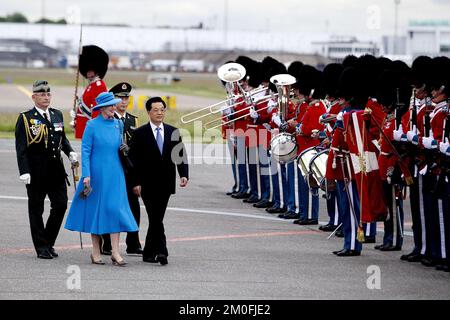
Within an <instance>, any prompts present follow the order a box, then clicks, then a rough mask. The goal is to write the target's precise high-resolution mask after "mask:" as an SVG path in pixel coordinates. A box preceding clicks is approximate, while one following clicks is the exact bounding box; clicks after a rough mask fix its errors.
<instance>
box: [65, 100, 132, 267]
mask: <svg viewBox="0 0 450 320" xmlns="http://www.w3.org/2000/svg"><path fill="white" fill-rule="evenodd" d="M95 100H96V102H97V105H96V106H95V107H94V108H93V110H100V111H101V113H100V115H99V116H98V117H96V118H94V119H92V120H89V121H88V123H87V125H86V129H85V131H84V135H83V139H82V147H81V157H82V178H81V181H82V182H83V183H82V184H81V183H80V184H78V188H77V190H76V193H75V196H74V198H73V201H72V206H71V207H70V211H69V215H68V217H67V221H66V225H65V228H66V229H68V230H72V231H79V232H85V233H90V234H91V237H92V247H93V249H92V254H91V261H92V263H94V264H104V262H103V261H102V260H101V256H100V235H101V234H107V233H109V234H111V245H112V256H111V260H112V262H113V264H114V265H118V266H124V265H125V264H126V262H125V261H124V260H123V259H122V257H121V256H120V253H119V238H120V232H133V231H137V230H138V226H137V224H136V220H135V219H134V217H133V214H132V212H131V209H130V205H129V203H128V197H127V190H126V185H125V176H124V172H123V168H122V164H121V161H120V158H119V147H120V145H121V143H122V132H123V123H122V122H121V121H120V120H117V119H114V111H115V105H116V104H117V103H118V102H120V99H115V98H114V95H113V94H112V93H110V92H103V93H100V94H99V95H98V96H97V98H96V99H95ZM89 187H90V188H92V192H91V193H90V194H89V195H88V196H87V197H85V198H83V197H82V196H81V195H82V193H83V190H84V189H85V188H89Z"/></svg>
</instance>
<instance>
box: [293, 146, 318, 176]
mask: <svg viewBox="0 0 450 320" xmlns="http://www.w3.org/2000/svg"><path fill="white" fill-rule="evenodd" d="M316 155H317V150H316V147H311V148H308V149H305V150H303V152H302V153H300V155H299V156H298V159H297V162H298V168H299V169H300V171H301V173H302V176H304V177H308V176H309V173H310V170H309V163H310V162H311V159H313V158H314V157H315V156H316Z"/></svg>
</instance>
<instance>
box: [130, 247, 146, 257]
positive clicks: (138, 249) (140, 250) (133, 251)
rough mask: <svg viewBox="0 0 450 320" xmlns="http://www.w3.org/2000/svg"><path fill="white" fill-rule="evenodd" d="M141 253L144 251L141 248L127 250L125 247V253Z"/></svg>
mask: <svg viewBox="0 0 450 320" xmlns="http://www.w3.org/2000/svg"><path fill="white" fill-rule="evenodd" d="M143 253H144V250H142V249H141V248H137V249H132V250H128V249H127V254H137V255H142V254H143Z"/></svg>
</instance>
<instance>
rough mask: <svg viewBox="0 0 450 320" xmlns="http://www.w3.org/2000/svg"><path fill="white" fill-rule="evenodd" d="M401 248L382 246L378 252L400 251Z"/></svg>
mask: <svg viewBox="0 0 450 320" xmlns="http://www.w3.org/2000/svg"><path fill="white" fill-rule="evenodd" d="M401 250H402V247H399V246H383V247H382V248H380V251H401Z"/></svg>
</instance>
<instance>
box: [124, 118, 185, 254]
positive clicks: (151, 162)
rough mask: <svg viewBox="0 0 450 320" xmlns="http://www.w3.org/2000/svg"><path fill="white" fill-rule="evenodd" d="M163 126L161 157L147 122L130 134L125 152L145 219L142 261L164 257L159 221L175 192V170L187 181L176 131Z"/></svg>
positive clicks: (183, 151)
mask: <svg viewBox="0 0 450 320" xmlns="http://www.w3.org/2000/svg"><path fill="white" fill-rule="evenodd" d="M163 125H164V144H163V153H162V155H161V153H160V151H159V148H158V145H157V143H156V140H155V136H154V134H153V132H152V128H151V126H150V124H149V123H147V124H146V125H143V126H141V127H139V128H138V129H137V130H136V131H135V132H134V136H133V140H132V143H131V145H130V152H129V155H130V158H131V160H132V162H133V165H134V171H133V185H134V186H138V185H140V186H141V187H142V189H141V196H142V200H143V201H144V204H145V208H146V210H147V214H148V218H149V228H148V232H147V237H146V240H145V247H144V255H143V258H144V259H146V258H153V257H154V256H155V255H157V254H163V255H166V256H167V255H168V252H167V246H166V236H165V234H164V224H163V219H164V214H165V212H166V207H167V203H168V202H169V198H170V195H171V194H174V193H175V183H176V177H175V175H176V170H178V174H179V176H180V177H186V178H189V169H188V161H187V156H186V151H185V149H184V145H183V143H182V141H181V137H180V132H179V131H178V129H177V128H175V127H172V126H170V125H168V124H163ZM172 153H173V155H172Z"/></svg>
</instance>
